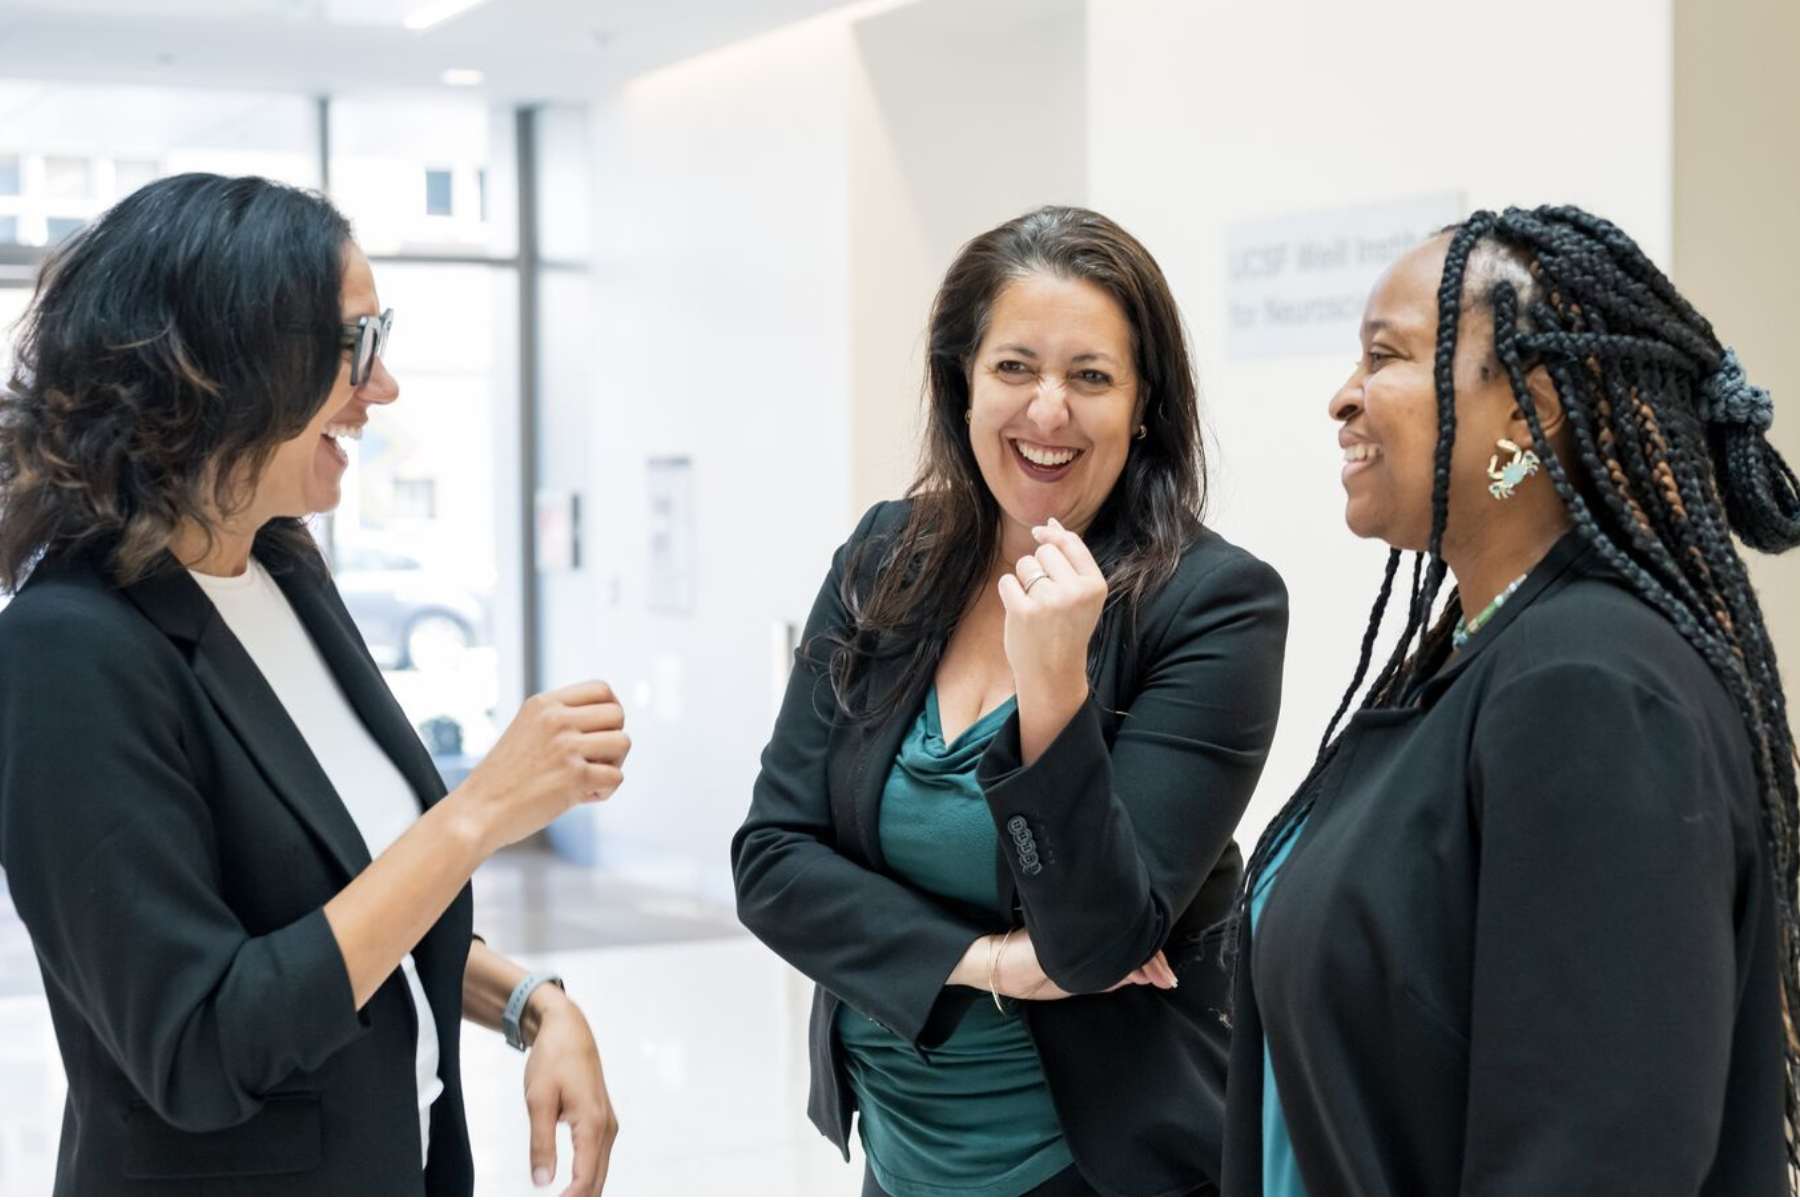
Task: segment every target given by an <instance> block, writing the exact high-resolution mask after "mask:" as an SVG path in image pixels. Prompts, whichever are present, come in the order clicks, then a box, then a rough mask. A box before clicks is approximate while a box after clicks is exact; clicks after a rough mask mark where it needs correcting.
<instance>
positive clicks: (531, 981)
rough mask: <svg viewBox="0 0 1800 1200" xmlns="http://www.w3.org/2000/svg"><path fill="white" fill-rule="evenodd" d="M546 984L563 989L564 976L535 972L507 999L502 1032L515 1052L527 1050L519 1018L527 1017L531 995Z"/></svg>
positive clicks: (501, 1025) (521, 981) (501, 1015)
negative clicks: (527, 1007) (526, 1008)
mask: <svg viewBox="0 0 1800 1200" xmlns="http://www.w3.org/2000/svg"><path fill="white" fill-rule="evenodd" d="M544 983H554V984H555V985H556V986H557V987H562V986H563V981H562V976H560V975H551V974H547V973H543V974H540V973H539V972H536V971H533V972H532V973H531V974H529V975H527V976H526V977H525V978H523V979H521V980H519V986H518V987H516V988H514V989H513V990H512V995H510V996H508V997H507V998H506V1008H505V1010H504V1011H502V1012H501V1014H500V1032H501V1033H503V1034H505V1035H506V1044H507V1045H509V1046H511V1047H512V1048H513V1049H514V1050H523V1049H525V1033H524V1031H523V1030H521V1029H520V1028H519V1018H520V1017H523V1016H524V1015H525V1005H526V1004H527V1002H529V1001H530V1000H531V993H533V992H535V991H537V989H538V985H539V984H544ZM564 990H567V989H564Z"/></svg>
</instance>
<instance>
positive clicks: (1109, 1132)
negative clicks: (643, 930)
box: [732, 504, 1287, 1194]
mask: <svg viewBox="0 0 1800 1200" xmlns="http://www.w3.org/2000/svg"><path fill="white" fill-rule="evenodd" d="M906 513H907V506H906V505H905V504H886V505H878V506H877V507H876V508H874V509H872V510H870V512H869V514H868V515H867V516H865V517H864V518H863V520H862V523H861V524H860V525H859V526H858V527H857V529H856V532H855V533H854V534H853V535H852V536H851V539H850V542H849V543H848V544H847V545H846V546H845V547H844V548H842V549H840V550H839V551H838V554H837V558H836V559H835V560H834V562H833V566H832V570H831V573H830V575H829V576H828V577H827V578H826V580H825V584H824V586H823V588H821V589H820V592H819V596H818V600H817V602H816V603H815V604H814V606H813V611H812V616H811V618H810V619H809V620H808V622H807V626H806V635H805V640H804V641H803V643H802V646H801V652H800V654H798V655H797V656H796V660H795V665H794V671H793V674H792V676H791V678H790V679H789V682H788V687H787V695H786V698H785V700H784V701H783V703H782V707H781V713H780V716H779V717H778V718H777V719H776V723H775V732H774V736H773V737H772V738H771V740H770V742H769V745H768V748H767V749H766V750H765V751H764V752H763V759H762V772H761V774H760V775H759V776H758V777H757V780H756V785H755V790H754V793H753V798H752V801H751V805H750V813H749V816H748V818H747V819H746V820H745V822H744V825H743V828H742V829H740V830H739V831H738V834H737V837H736V838H735V839H734V841H733V843H732V863H733V867H734V869H735V872H736V879H737V892H738V913H739V916H740V917H741V919H742V920H743V922H744V924H745V925H746V926H748V927H749V928H750V929H751V930H752V931H753V932H754V933H755V934H756V935H757V936H758V937H759V938H761V939H762V940H763V941H764V942H765V943H767V944H768V945H769V946H770V947H771V948H772V949H774V950H775V951H776V953H778V954H780V955H781V956H782V957H783V958H785V959H787V960H788V961H789V962H790V963H792V964H793V965H794V966H796V967H797V968H799V969H800V970H801V971H802V972H804V973H805V974H807V975H808V976H810V977H811V978H812V979H813V980H815V981H816V982H817V983H818V984H819V987H818V989H817V990H816V992H815V996H814V1003H813V1014H812V1039H811V1040H812V1097H811V1101H810V1104H809V1106H808V1111H809V1115H810V1116H811V1117H812V1120H813V1122H814V1124H816V1125H817V1126H818V1127H819V1130H820V1131H821V1132H822V1133H824V1134H825V1135H826V1136H827V1137H829V1138H830V1139H831V1140H832V1141H833V1142H835V1143H836V1144H837V1145H838V1147H839V1149H841V1150H847V1139H848V1134H849V1129H850V1113H851V1109H852V1107H853V1105H854V1101H855V1097H854V1095H853V1093H852V1089H851V1087H850V1085H849V1082H848V1079H847V1077H846V1074H845V1067H844V1063H843V1058H842V1050H841V1047H840V1046H839V1045H838V1042H837V1040H836V1038H835V1036H834V1018H835V1016H836V1012H837V1006H838V1005H839V1004H840V1003H847V1004H850V1005H853V1006H854V1007H855V1008H856V1009H857V1010H858V1011H860V1012H862V1013H864V1014H866V1015H868V1016H869V1017H870V1018H871V1019H872V1020H875V1021H877V1022H879V1023H880V1024H882V1025H883V1026H885V1027H886V1028H889V1029H891V1030H894V1031H895V1032H897V1033H899V1034H900V1035H901V1036H903V1037H905V1038H907V1039H909V1040H911V1041H912V1042H914V1043H915V1044H916V1045H918V1046H919V1047H921V1048H922V1049H924V1050H925V1051H927V1052H929V1050H930V1048H931V1047H933V1046H935V1045H939V1044H941V1043H942V1042H943V1041H944V1039H945V1038H946V1037H947V1036H948V1035H949V1033H950V1032H951V1031H952V1030H953V1029H954V1028H955V1026H956V1024H957V1022H958V1021H959V1020H960V1019H961V1017H962V1015H963V1013H964V1012H965V1011H967V1008H968V1005H969V1003H970V1002H972V1001H974V1000H975V999H976V998H977V996H978V995H979V996H980V998H981V1000H982V1002H983V1003H986V996H985V993H977V992H975V991H973V990H971V989H968V988H961V987H945V986H944V980H945V979H946V978H947V977H948V976H949V974H950V971H951V969H952V968H953V967H954V966H955V965H956V963H957V961H958V960H959V959H960V958H961V957H962V955H963V953H964V951H965V950H967V948H968V946H969V943H970V942H972V941H973V940H975V939H976V938H977V937H980V936H981V935H982V934H986V933H994V932H998V930H997V929H996V928H995V927H994V922H993V920H992V918H991V917H984V916H982V915H981V914H978V913H972V912H969V911H965V910H959V909H958V908H957V907H955V906H954V905H952V904H950V903H949V902H947V901H945V900H942V899H941V898H938V897H934V896H931V895H927V894H925V893H923V892H920V891H917V890H915V889H914V888H912V887H910V886H908V885H906V884H905V883H902V882H900V881H898V880H896V879H895V878H893V877H891V876H890V875H888V874H887V873H886V870H885V867H884V863H883V859H882V855H881V847H880V843H879V838H878V836H877V832H876V830H877V813H878V809H879V805H880V800H881V791H882V785H883V783H884V782H885V780H886V779H887V776H888V772H889V770H890V769H891V767H892V764H893V761H894V755H895V753H896V752H897V751H898V749H899V745H900V742H901V739H902V737H903V736H904V734H905V731H906V729H907V727H908V726H909V725H910V724H911V722H912V721H913V719H914V717H915V716H916V715H917V712H918V708H919V705H920V704H922V703H923V700H924V694H925V691H926V689H927V688H928V687H929V686H930V682H931V681H930V678H929V675H928V676H927V677H925V678H922V679H920V680H917V681H915V684H914V686H913V687H912V688H911V689H910V692H909V694H908V695H907V696H906V697H905V699H904V701H903V702H902V703H901V704H899V705H898V706H897V707H896V708H895V709H894V711H893V713H892V715H890V716H889V717H887V718H886V719H885V720H880V721H876V722H853V721H848V720H845V719H843V718H842V717H841V716H839V715H838V713H837V710H836V708H835V707H834V705H833V700H832V694H831V690H830V686H829V683H828V682H827V680H826V677H825V675H824V674H823V673H822V669H823V663H822V661H821V659H822V657H823V654H824V651H823V649H822V647H821V645H820V643H819V642H818V641H817V640H816V639H818V637H819V635H820V634H821V633H823V632H825V631H827V630H831V629H842V628H844V627H845V625H846V621H847V618H846V615H845V611H844V607H843V604H842V601H841V599H840V596H839V584H840V581H841V579H842V576H843V572H844V569H845V563H846V558H847V555H848V554H849V553H850V552H851V551H852V549H853V548H854V547H856V546H857V545H859V544H860V543H862V542H863V541H864V540H865V539H868V538H886V537H890V536H892V534H893V533H894V532H895V531H896V530H897V529H898V527H899V526H900V524H901V523H902V522H903V521H904V519H905V516H906ZM878 557H879V554H878V553H875V554H870V555H868V556H866V558H865V560H864V561H865V562H866V563H870V564H872V563H873V562H874V560H875V559H876V558H878ZM947 632H948V631H946V633H947ZM1286 634H1287V596H1286V592H1285V590H1284V589H1283V587H1282V584H1281V580H1280V577H1279V576H1277V575H1276V574H1275V572H1274V570H1272V569H1271V568H1270V567H1268V566H1267V565H1265V564H1264V563H1262V562H1260V561H1258V560H1257V559H1255V558H1253V557H1251V556H1250V555H1249V554H1247V553H1245V552H1244V551H1242V550H1239V549H1237V548H1236V547H1234V546H1232V545H1231V544H1230V543H1228V542H1226V541H1225V540H1224V539H1223V538H1221V537H1219V536H1218V535H1217V534H1214V533H1211V532H1204V533H1202V534H1201V535H1200V536H1199V537H1198V539H1197V540H1196V541H1195V542H1194V543H1193V545H1191V546H1190V547H1189V548H1188V550H1187V552H1186V553H1185V555H1184V556H1183V558H1182V560H1181V564H1180V567H1179V569H1178V570H1177V572H1176V574H1175V577H1174V579H1173V580H1171V581H1170V582H1169V583H1168V584H1167V585H1166V586H1165V587H1163V588H1162V589H1161V591H1160V592H1158V593H1157V594H1156V595H1155V596H1154V597H1152V598H1151V599H1150V600H1149V601H1147V602H1146V604H1145V605H1144V607H1143V610H1142V612H1141V613H1140V615H1139V618H1138V620H1137V623H1136V627H1135V629H1131V628H1127V622H1126V621H1125V620H1124V619H1123V618H1121V617H1120V616H1119V615H1117V614H1116V613H1114V614H1111V615H1109V617H1108V618H1107V619H1106V620H1105V621H1103V623H1102V626H1101V628H1100V630H1099V631H1097V633H1096V639H1097V640H1096V645H1097V647H1098V651H1099V654H1098V661H1099V666H1098V671H1097V673H1096V675H1095V677H1094V679H1093V681H1092V688H1091V691H1092V698H1091V699H1090V701H1089V702H1088V704H1087V705H1086V706H1085V707H1084V708H1083V709H1082V710H1081V711H1080V712H1079V713H1078V714H1077V715H1076V716H1075V718H1074V719H1073V720H1072V721H1071V722H1070V723H1069V725H1068V726H1067V728H1065V729H1064V730H1063V732H1062V733H1061V734H1060V735H1059V736H1058V737H1057V739H1056V740H1055V742H1053V743H1052V744H1051V746H1050V747H1049V749H1048V750H1047V751H1046V752H1045V753H1044V754H1043V755H1042V756H1040V757H1039V759H1038V760H1037V761H1036V762H1035V763H1033V764H1032V765H1031V766H1029V767H1023V768H1022V767H1021V766H1020V754H1019V729H1018V720H1017V717H1016V716H1015V717H1014V718H1013V719H1012V720H1010V721H1008V722H1007V724H1006V726H1005V727H1004V728H1003V729H1002V730H1001V731H1000V733H999V734H998V735H997V736H996V737H995V739H994V742H993V744H992V746H991V747H990V748H989V750H988V752H987V754H986V756H985V757H984V759H983V760H982V762H981V764H980V767H979V778H980V779H981V782H982V785H983V789H984V790H985V792H986V794H987V799H988V803H989V806H990V807H991V809H992V812H993V817H994V822H995V824H996V826H997V827H998V829H999V831H1000V838H999V842H1000V846H1001V848H1002V849H1001V851H1000V852H999V853H998V854H997V856H996V861H995V863H994V870H995V872H996V873H997V875H998V878H999V880H1000V889H1001V897H1002V900H1003V902H1004V904H1005V906H1006V908H1007V909H1008V911H1010V912H1012V913H1013V914H1014V921H1015V922H1018V923H1022V924H1024V926H1025V927H1026V928H1028V929H1029V930H1030V931H1031V935H1032V941H1033V942H1034V944H1035V945H1036V947H1037V950H1038V956H1039V958H1040V960H1041V961H1042V963H1043V966H1044V969H1045V971H1046V972H1047V973H1048V974H1049V976H1050V977H1051V978H1052V979H1053V980H1055V981H1056V983H1057V984H1058V985H1059V986H1061V987H1062V988H1064V989H1065V990H1068V991H1072V992H1098V991H1100V990H1101V989H1104V988H1106V987H1109V986H1111V985H1112V984H1114V983H1116V982H1118V981H1119V980H1120V979H1122V978H1124V976H1125V975H1127V974H1129V973H1130V972H1131V971H1133V970H1135V969H1136V968H1137V967H1139V966H1141V965H1143V963H1144V962H1145V960H1147V959H1148V958H1149V957H1150V956H1151V955H1152V954H1154V953H1155V952H1156V951H1157V950H1158V949H1167V951H1168V957H1169V960H1170V963H1171V965H1172V966H1173V967H1174V968H1175V970H1176V972H1177V973H1178V975H1179V977H1180V980H1181V986H1180V987H1179V988H1178V989H1176V990H1174V991H1169V992H1164V991H1159V990H1157V989H1154V988H1149V987H1131V988H1125V989H1122V990H1120V991H1118V992H1114V993H1111V994H1108V995H1084V996H1075V997H1073V998H1071V999H1068V1000H1062V1001H1056V1002H1049V1003H1036V1004H1032V1003H1027V1004H1023V1005H1022V1006H1021V1007H1022V1010H1023V1012H1024V1018H1025V1022H1026V1025H1027V1028H1028V1029H1029V1030H1030V1032H1031V1035H1032V1038H1033V1040H1034V1041H1035V1043H1036V1045H1037V1048H1038V1053H1039V1056H1040V1057H1041V1058H1042V1060H1043V1064H1044V1072H1045V1076H1046V1078H1047V1079H1048V1081H1049V1086H1050V1091H1051V1095H1052V1098H1053V1100H1054V1102H1055V1105H1056V1111H1057V1115H1058V1118H1059V1120H1060V1122H1061V1124H1062V1128H1063V1134H1064V1137H1065V1138H1066V1139H1067V1141H1068V1144H1069V1148H1070V1150H1071V1152H1072V1153H1073V1154H1074V1156H1075V1161H1076V1165H1077V1166H1078V1167H1079V1168H1080V1170H1081V1173H1082V1174H1083V1175H1084V1176H1086V1177H1087V1179H1088V1180H1089V1181H1090V1182H1092V1183H1093V1184H1094V1185H1095V1186H1096V1187H1098V1188H1100V1189H1102V1190H1104V1191H1109V1192H1124V1193H1136V1194H1163V1193H1175V1194H1180V1193H1187V1192H1191V1191H1194V1190H1196V1189H1203V1188H1208V1187H1210V1186H1212V1185H1216V1183H1217V1180H1218V1168H1219V1154H1220V1137H1221V1122H1222V1119H1223V1105H1224V1084H1225V1062H1226V1043H1227V1037H1228V1035H1227V1032H1226V1029H1225V1027H1224V1024H1223V1022H1222V1020H1221V1016H1220V1013H1221V1011H1222V1010H1223V1009H1224V1007H1225V1004H1226V999H1227V995H1226V992H1227V983H1226V979H1225V976H1224V974H1223V973H1222V971H1221V970H1220V968H1219V965H1218V959H1219V957H1220V956H1219V955H1218V953H1217V949H1218V947H1217V944H1216V942H1213V941H1210V940H1209V939H1207V938H1206V937H1205V932H1206V930H1207V929H1208V927H1209V926H1211V925H1213V924H1214V922H1216V921H1217V920H1219V918H1220V917H1222V916H1223V915H1224V914H1225V913H1226V911H1227V909H1228V908H1229V906H1230V904H1231V898H1232V895H1233V892H1234V891H1235V889H1236V887H1237V882H1238V878H1239V875H1240V873H1241V870H1242V862H1241V859H1240V857H1239V855H1238V851H1237V847H1236V845H1235V844H1234V843H1233V841H1232V831H1233V830H1234V829H1235V828H1236V826H1237V823H1238V818H1239V817H1240V816H1241V815H1242V813H1243V811H1244V806H1245V804H1246V803H1247V802H1248V801H1249V799H1250V793H1251V791H1252V789H1253V788H1254V787H1255V785H1256V780H1257V777H1258V776H1259V775H1260V774H1261V772H1262V766H1263V761H1264V759H1265V757H1266V755H1267V752H1268V748H1269V742H1270V740H1271V738H1272V737H1273V736H1274V732H1275V716H1276V709H1277V707H1278V704H1279V700H1280V691H1281V666H1282V651H1283V646H1284V644H1285V641H1286ZM902 649H903V650H904V648H902ZM903 657H904V655H903V654H902V655H901V656H899V657H893V658H884V659H880V660H877V664H876V666H875V667H874V668H873V669H872V670H871V671H870V672H868V678H867V679H866V681H865V686H866V688H867V689H868V690H869V691H870V692H871V693H873V694H877V695H878V694H880V693H881V692H882V691H885V690H886V689H887V687H888V686H889V685H890V684H891V683H893V682H894V681H895V679H896V674H897V672H898V671H899V664H900V661H901V659H902V658H903Z"/></svg>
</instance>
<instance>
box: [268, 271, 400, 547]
mask: <svg viewBox="0 0 1800 1200" xmlns="http://www.w3.org/2000/svg"><path fill="white" fill-rule="evenodd" d="M380 313H381V302H380V300H379V298H378V297H377V296H376V293H375V276H374V274H373V273H372V272H371V271H370V270H369V260H368V259H367V258H365V257H364V256H363V252H362V251H361V250H360V249H358V248H357V247H356V245H355V244H354V243H352V244H350V245H348V246H347V247H346V248H345V251H344V285H343V307H342V318H343V321H344V323H345V324H355V322H356V320H357V319H358V318H359V317H364V316H367V317H375V316H379V315H380ZM350 359H351V352H350V351H348V350H346V351H345V352H344V355H343V362H342V363H341V364H340V365H339V367H338V374H337V381H336V382H335V383H333V384H332V387H331V394H330V395H329V396H328V397H327V398H326V400H325V403H324V405H323V406H322V407H321V408H320V409H319V411H318V412H317V413H316V414H315V415H314V416H313V419H312V420H311V421H310V422H308V424H307V426H306V429H305V431H304V432H302V433H301V434H300V435H299V436H298V437H294V438H290V439H289V440H287V441H285V442H283V443H282V444H281V446H280V447H279V448H277V450H276V451H275V454H274V456H273V457H272V458H271V459H270V460H269V464H268V466H267V467H266V468H265V469H264V470H263V473H262V477H261V478H260V479H258V480H257V483H256V494H255V499H254V500H253V501H252V502H251V506H250V507H251V511H252V512H253V513H255V514H256V517H257V523H259V524H260V523H261V522H262V521H267V520H270V519H272V518H275V517H305V516H310V515H311V514H313V513H322V512H330V511H331V510H332V509H334V508H336V507H337V506H338V502H339V501H340V500H341V499H342V484H343V478H344V471H345V469H346V468H348V467H349V465H350V459H349V456H348V455H346V454H345V453H344V450H343V447H342V446H341V444H340V443H341V442H342V441H343V440H344V439H350V440H359V439H360V438H361V437H362V430H363V426H365V425H367V424H368V422H369V409H370V408H372V407H374V406H375V405H378V404H392V403H393V402H394V401H395V400H397V399H399V397H400V385H399V384H398V383H396V382H395V381H394V377H393V376H392V375H390V374H389V373H388V369H387V365H386V364H385V363H383V362H382V361H381V359H380V357H379V356H378V357H377V358H376V359H375V361H374V363H373V364H372V367H371V369H370V371H369V377H368V378H367V379H365V380H364V381H363V383H362V386H361V387H356V388H353V387H351V386H350Z"/></svg>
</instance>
